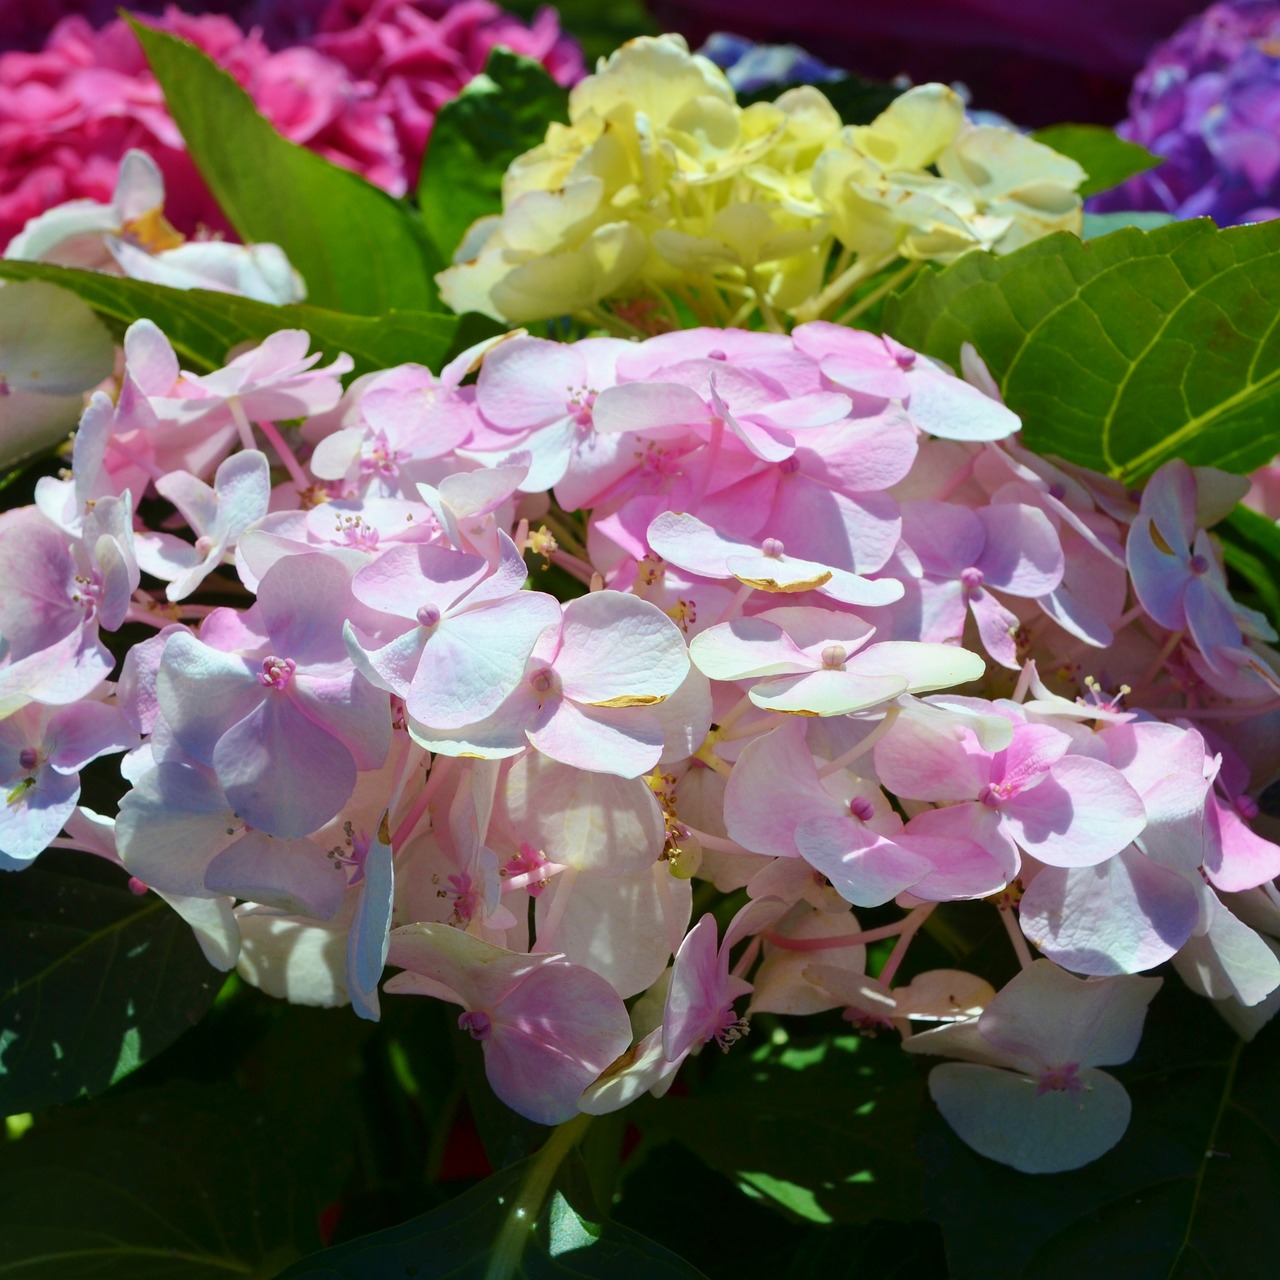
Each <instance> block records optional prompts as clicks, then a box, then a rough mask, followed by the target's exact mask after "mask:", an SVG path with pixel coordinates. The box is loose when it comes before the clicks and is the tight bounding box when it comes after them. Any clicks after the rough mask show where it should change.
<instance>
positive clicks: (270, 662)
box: [258, 654, 298, 693]
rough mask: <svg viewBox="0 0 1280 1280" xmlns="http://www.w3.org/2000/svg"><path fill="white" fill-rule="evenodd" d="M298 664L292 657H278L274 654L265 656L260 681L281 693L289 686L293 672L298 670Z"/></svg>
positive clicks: (259, 675) (264, 685)
mask: <svg viewBox="0 0 1280 1280" xmlns="http://www.w3.org/2000/svg"><path fill="white" fill-rule="evenodd" d="M297 669H298V664H297V663H296V662H294V660H293V659H292V658H277V657H276V656H275V655H274V654H272V655H271V656H270V657H269V658H263V660H262V670H261V671H260V672H258V683H259V684H260V685H262V686H263V687H264V688H267V689H274V690H275V691H276V692H277V693H280V692H281V691H283V690H284V689H286V688H288V685H289V681H290V680H292V679H293V673H294V672H295V671H297Z"/></svg>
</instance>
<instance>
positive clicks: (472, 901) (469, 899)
mask: <svg viewBox="0 0 1280 1280" xmlns="http://www.w3.org/2000/svg"><path fill="white" fill-rule="evenodd" d="M447 883H448V885H449V892H448V895H447V896H449V897H452V898H453V914H454V918H455V920H457V922H458V923H459V924H467V923H468V922H469V921H470V920H471V918H472V916H474V915H475V914H476V912H477V911H478V910H479V909H480V894H479V892H478V890H477V889H476V887H475V884H474V882H473V881H472V879H471V877H470V876H469V875H468V874H467V873H466V872H465V871H464V872H462V873H461V874H460V875H456V876H450V877H449V879H448V881H447Z"/></svg>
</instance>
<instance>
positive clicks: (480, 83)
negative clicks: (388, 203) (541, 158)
mask: <svg viewBox="0 0 1280 1280" xmlns="http://www.w3.org/2000/svg"><path fill="white" fill-rule="evenodd" d="M568 100H569V95H568V93H567V92H566V90H564V89H562V88H561V87H560V86H559V85H558V84H556V82H555V81H554V80H553V79H552V78H551V77H550V75H548V74H547V72H546V70H545V69H544V68H543V66H542V65H541V63H537V62H533V61H532V60H531V59H529V58H521V57H519V56H518V55H517V54H514V53H512V52H511V50H510V49H504V48H502V47H501V46H499V47H497V48H495V49H494V50H493V51H492V52H491V53H490V54H489V61H488V63H487V64H486V65H485V69H484V73H483V74H482V75H478V76H476V78H475V79H474V80H472V81H471V83H470V84H469V85H467V87H466V88H465V89H463V91H462V92H461V93H460V94H459V95H458V96H457V97H456V98H455V99H454V100H453V101H452V102H446V103H445V104H444V106H443V107H441V108H440V112H439V114H438V115H437V116H436V122H435V125H434V126H433V127H432V130H431V142H430V143H429V144H428V147H427V155H426V159H425V160H424V162H423V165H422V177H421V179H420V180H419V182H418V204H419V206H420V207H421V209H422V220H423V223H424V225H425V226H426V229H427V234H428V235H429V236H430V237H431V239H432V241H433V242H434V243H435V246H436V250H437V252H438V253H439V255H440V257H441V259H442V260H443V261H445V262H450V261H452V259H453V251H454V250H455V249H456V248H457V247H458V244H459V243H460V242H461V240H462V237H463V234H464V233H465V232H466V230H467V228H468V227H469V226H470V225H471V223H472V222H474V221H475V219H476V218H480V217H483V216H484V215H485V214H490V213H501V212H502V175H503V174H504V173H506V171H507V166H508V165H509V164H510V163H511V162H512V161H513V160H514V159H515V158H516V157H517V156H519V155H523V154H524V152H526V151H528V150H530V149H531V148H533V147H536V146H537V145H538V144H539V143H541V142H542V140H543V138H544V137H545V136H546V132H547V125H548V124H550V123H551V121H553V120H565V119H567V118H568Z"/></svg>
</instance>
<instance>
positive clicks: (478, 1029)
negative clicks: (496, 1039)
mask: <svg viewBox="0 0 1280 1280" xmlns="http://www.w3.org/2000/svg"><path fill="white" fill-rule="evenodd" d="M458 1026H459V1027H460V1028H461V1029H462V1030H463V1031H469V1032H470V1033H471V1038H472V1039H473V1040H487V1039H488V1038H489V1037H490V1036H491V1035H492V1034H493V1019H492V1018H491V1017H489V1015H488V1014H487V1013H485V1011H484V1010H483V1009H468V1010H467V1011H466V1013H463V1014H459V1015H458Z"/></svg>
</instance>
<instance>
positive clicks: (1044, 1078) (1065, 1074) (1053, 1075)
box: [1036, 1062, 1085, 1098]
mask: <svg viewBox="0 0 1280 1280" xmlns="http://www.w3.org/2000/svg"><path fill="white" fill-rule="evenodd" d="M1084 1087H1085V1086H1084V1081H1083V1080H1081V1079H1080V1064H1079V1063H1078V1062H1068V1063H1066V1064H1065V1065H1064V1066H1061V1067H1048V1068H1046V1069H1045V1070H1044V1071H1043V1072H1041V1074H1040V1079H1039V1080H1037V1081H1036V1097H1037V1098H1038V1097H1039V1096H1040V1095H1041V1094H1042V1093H1081V1092H1083V1090H1084Z"/></svg>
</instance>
